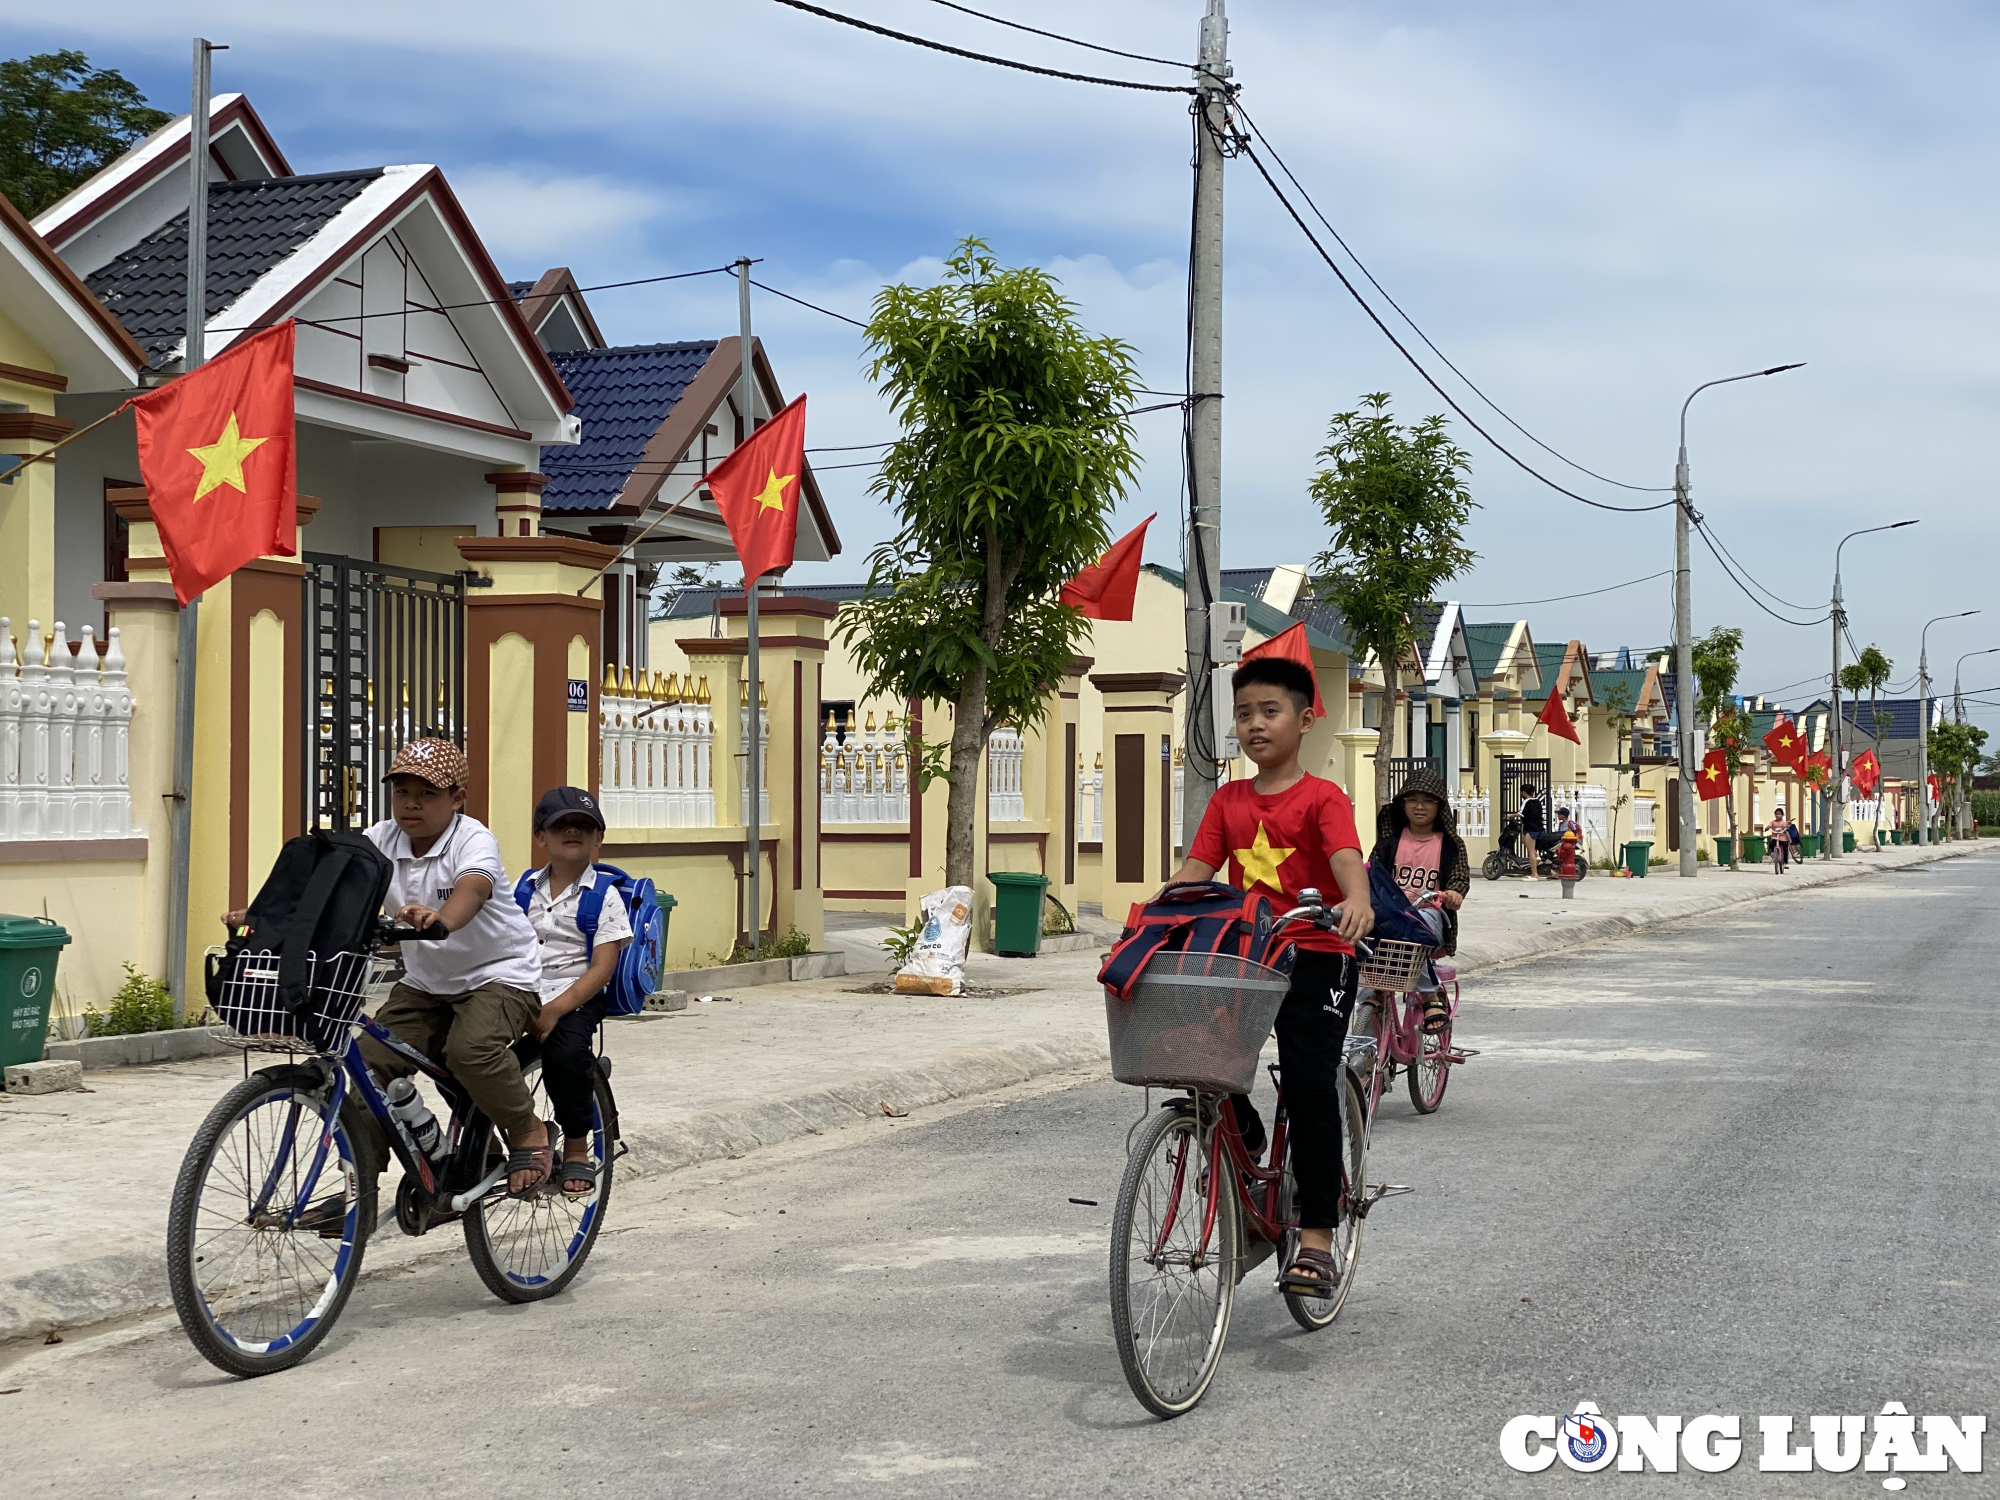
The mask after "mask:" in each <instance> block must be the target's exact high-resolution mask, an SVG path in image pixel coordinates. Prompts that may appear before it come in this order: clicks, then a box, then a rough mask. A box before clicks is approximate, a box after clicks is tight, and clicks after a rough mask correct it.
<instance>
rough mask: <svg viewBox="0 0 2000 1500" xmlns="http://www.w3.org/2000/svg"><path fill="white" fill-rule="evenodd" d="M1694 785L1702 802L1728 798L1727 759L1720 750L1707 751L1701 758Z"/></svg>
mask: <svg viewBox="0 0 2000 1500" xmlns="http://www.w3.org/2000/svg"><path fill="white" fill-rule="evenodd" d="M1695 783H1696V785H1695V790H1697V791H1698V792H1700V793H1701V800H1702V801H1704V802H1713V801H1714V800H1715V799H1716V798H1717V797H1726V796H1728V795H1729V758H1728V757H1727V756H1726V755H1724V754H1723V753H1722V752H1721V751H1720V750H1711V751H1709V752H1708V754H1706V755H1704V756H1703V757H1702V758H1701V775H1699V776H1698V777H1696V778H1695Z"/></svg>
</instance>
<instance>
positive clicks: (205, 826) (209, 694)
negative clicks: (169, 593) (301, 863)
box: [132, 527, 283, 1003]
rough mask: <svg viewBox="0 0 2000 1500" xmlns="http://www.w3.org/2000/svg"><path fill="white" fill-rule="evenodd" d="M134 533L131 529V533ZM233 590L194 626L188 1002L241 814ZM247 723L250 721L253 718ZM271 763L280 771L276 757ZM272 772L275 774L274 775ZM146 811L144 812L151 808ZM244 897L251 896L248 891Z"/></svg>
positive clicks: (217, 597) (224, 900)
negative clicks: (235, 785)
mask: <svg viewBox="0 0 2000 1500" xmlns="http://www.w3.org/2000/svg"><path fill="white" fill-rule="evenodd" d="M138 529H139V528H137V527H134V528H133V530H134V531H137V530H138ZM149 529H150V528H149ZM234 587H235V585H234V582H233V580H231V579H226V578H225V579H224V580H223V581H222V582H221V583H218V584H217V585H215V587H213V588H211V589H210V590H209V591H208V592H207V593H206V594H204V595H202V598H201V609H200V613H199V616H198V618H197V621H196V632H197V633H196V637H195V639H196V646H195V689H194V691H195V708H194V713H195V720H194V721H195V723H196V724H197V725H198V726H200V732H199V733H198V734H197V735H196V736H195V745H194V789H193V798H192V802H191V806H190V820H189V829H190V833H191V838H190V840H189V842H190V846H191V847H190V850H189V854H190V858H189V862H188V863H189V869H188V945H187V957H188V962H187V971H186V980H187V986H188V988H187V994H188V996H189V999H190V1003H192V1002H193V997H194V996H196V995H199V994H201V993H202V953H203V950H204V948H206V946H207V945H208V944H210V943H219V942H221V941H222V938H223V931H222V926H221V923H220V922H219V921H217V918H218V917H219V916H220V915H221V914H222V913H223V912H225V911H227V910H228V909H229V896H230V892H229V831H230V826H231V823H232V821H233V820H234V819H236V818H240V817H244V816H246V815H247V814H248V811H249V810H248V809H247V808H241V807H237V806H236V805H235V803H234V801H233V800H232V798H231V796H230V786H229V769H230V720H231V717H232V715H231V713H230V708H231V684H232V683H233V682H234V681H235V677H234V666H235V662H234V650H233V643H232V635H233V631H232V628H231V626H232V619H233V615H234V609H235V606H234V601H233V599H232V597H231V590H232V589H233V588H234ZM132 691H133V696H134V697H135V698H136V697H137V696H138V693H139V685H138V683H136V682H134V683H133V685H132ZM162 691H163V692H164V696H163V697H162V698H160V699H158V700H157V701H160V703H161V706H162V707H163V708H164V709H165V710H166V712H167V717H168V719H169V721H171V719H172V715H173V687H172V679H171V678H169V679H168V680H167V682H166V683H164V684H162V685H160V687H156V688H155V689H153V692H154V693H155V694H159V693H162ZM281 701H282V700H281ZM135 716H136V715H135ZM251 718H252V721H253V722H254V721H255V719H256V715H254V714H253V715H252V716H251ZM279 765H280V767H281V768H282V766H283V760H282V759H280V761H279ZM280 774H281V775H282V774H283V773H282V770H281V771H280ZM147 811H148V813H150V811H151V810H150V809H148V810H147ZM132 812H133V816H134V817H137V816H140V809H139V808H138V806H137V805H136V803H135V805H134V806H133V809H132ZM160 821H161V822H162V823H163V824H164V823H166V822H168V821H169V818H168V814H167V811H166V809H165V807H164V806H163V807H162V809H161V813H160ZM161 876H162V878H163V879H164V878H165V876H166V868H165V866H164V865H163V866H162V867H161ZM250 894H252V895H254V894H255V890H254V886H253V889H252V890H251V892H250Z"/></svg>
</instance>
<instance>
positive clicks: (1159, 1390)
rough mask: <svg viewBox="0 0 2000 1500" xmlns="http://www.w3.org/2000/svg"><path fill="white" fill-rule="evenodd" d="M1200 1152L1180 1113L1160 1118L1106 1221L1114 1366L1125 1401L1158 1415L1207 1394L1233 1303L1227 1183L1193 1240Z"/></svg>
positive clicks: (1233, 1246) (1187, 1118)
mask: <svg viewBox="0 0 2000 1500" xmlns="http://www.w3.org/2000/svg"><path fill="white" fill-rule="evenodd" d="M1212 1138H1213V1137H1212V1136H1211V1137H1210V1139H1212ZM1208 1144H1209V1143H1208V1141H1205V1140H1204V1139H1203V1138H1202V1135H1201V1132H1200V1130H1199V1129H1198V1128H1197V1126H1196V1123H1195V1116H1194V1114H1193V1112H1192V1111H1191V1110H1189V1109H1188V1108H1187V1107H1186V1106H1185V1105H1180V1106H1176V1107H1172V1108H1167V1109H1162V1110H1160V1111H1159V1112H1158V1113H1157V1114H1155V1115H1154V1116H1153V1118H1152V1119H1151V1120H1149V1121H1148V1122H1147V1123H1146V1127H1145V1129H1144V1130H1143V1131H1141V1132H1140V1134H1139V1139H1138V1140H1137V1141H1136V1142H1135V1143H1134V1144H1133V1147H1132V1155H1131V1158H1130V1159H1129V1160H1128V1161H1127V1162H1126V1164H1125V1180H1124V1181H1123V1182H1122V1183H1120V1184H1119V1187H1118V1208H1117V1211H1116V1212H1115V1213H1114V1214H1113V1215H1112V1219H1111V1326H1112V1329H1113V1330H1114V1333H1115V1336H1116V1338H1117V1340H1118V1360H1119V1363H1120V1364H1122V1365H1124V1367H1125V1379H1126V1381H1127V1383H1128V1384H1130V1385H1131V1387H1132V1394H1133V1395H1135V1396H1137V1397H1138V1398H1139V1404H1140V1405H1141V1406H1143V1407H1145V1408H1146V1410H1148V1411H1150V1412H1151V1413H1153V1415H1154V1416H1157V1417H1177V1416H1179V1415H1180V1414H1181V1413H1182V1412H1185V1411H1191V1410H1193V1408H1194V1406H1195V1404H1196V1403H1197V1402H1199V1401H1200V1400H1201V1398H1202V1397H1203V1396H1204V1395H1205V1394H1207V1392H1208V1384H1209V1382H1210V1381H1211V1380H1213V1379H1214V1378H1215V1371H1216V1367H1217V1366H1218V1365H1219V1364H1220V1363H1221V1362H1222V1343H1223V1340H1224V1339H1225V1338H1227V1337H1228V1335H1229V1310H1230V1308H1231V1307H1232V1306H1233V1305H1234V1303H1235V1300H1236V1251H1237V1229H1236V1219H1237V1206H1236V1192H1235V1189H1234V1186H1233V1185H1232V1184H1229V1183H1223V1184H1222V1185H1221V1187H1220V1191H1219V1192H1218V1194H1217V1197H1216V1205H1215V1224H1214V1227H1213V1228H1212V1229H1211V1230H1210V1232H1209V1234H1208V1237H1207V1243H1206V1244H1204V1243H1203V1242H1202V1221H1203V1220H1204V1219H1205V1218H1206V1217H1207V1203H1206V1198H1207V1194H1208V1185H1209V1184H1208V1168H1209V1157H1208V1151H1207V1146H1208Z"/></svg>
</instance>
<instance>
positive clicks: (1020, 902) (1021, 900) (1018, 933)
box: [986, 870, 1049, 958]
mask: <svg viewBox="0 0 2000 1500" xmlns="http://www.w3.org/2000/svg"><path fill="white" fill-rule="evenodd" d="M986 878H987V879H988V880H990V881H992V882H993V951H994V952H995V953H1006V954H1012V955H1013V956H1015V957H1017V958H1033V957H1034V956H1035V954H1036V953H1038V952H1039V951H1041V946H1042V893H1043V892H1044V891H1046V890H1047V889H1048V888H1049V877H1048V876H1046V875H1033V874H1030V873H1029V872H1027V871H1026V870H988V871H987V872H986Z"/></svg>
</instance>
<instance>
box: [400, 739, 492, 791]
mask: <svg viewBox="0 0 2000 1500" xmlns="http://www.w3.org/2000/svg"><path fill="white" fill-rule="evenodd" d="M391 776H415V777H417V778H418V779H419V780H422V781H428V782H429V783H430V784H431V785H432V786H434V787H437V788H438V789H439V790H441V791H447V792H450V791H456V790H457V789H459V788H461V787H463V786H464V785H465V784H466V783H467V782H468V781H469V780H470V779H471V776H472V768H471V767H470V766H468V765H467V764H466V761H465V752H464V751H463V750H461V749H459V748H458V746H456V745H454V744H453V743H452V742H451V741H450V740H411V741H410V742H409V744H407V745H405V746H403V748H402V749H401V750H399V751H397V752H396V759H395V760H394V761H393V762H392V763H391V764H390V766H389V769H388V770H387V771H386V772H385V773H384V774H383V777H382V779H383V780H384V781H387V780H388V779H389V778H390V777H391Z"/></svg>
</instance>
